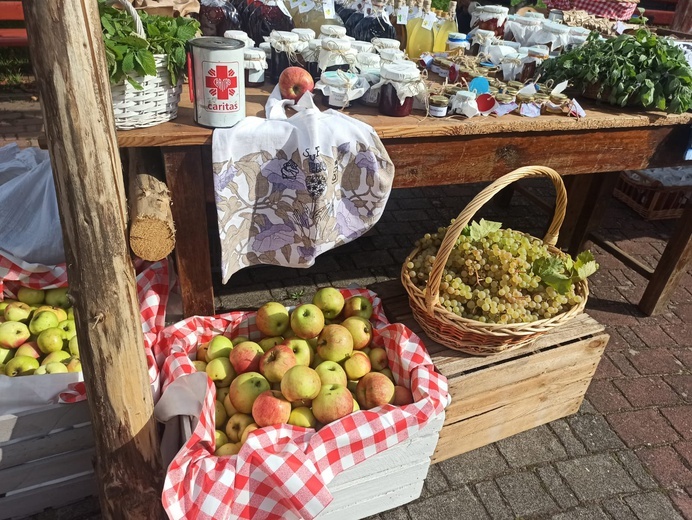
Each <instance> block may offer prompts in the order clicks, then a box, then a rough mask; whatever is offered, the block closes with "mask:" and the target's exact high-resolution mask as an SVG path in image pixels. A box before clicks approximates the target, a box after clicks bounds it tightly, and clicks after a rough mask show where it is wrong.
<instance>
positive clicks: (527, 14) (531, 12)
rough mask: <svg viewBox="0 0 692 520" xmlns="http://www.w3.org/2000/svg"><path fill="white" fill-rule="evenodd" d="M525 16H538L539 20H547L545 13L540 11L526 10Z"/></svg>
mask: <svg viewBox="0 0 692 520" xmlns="http://www.w3.org/2000/svg"><path fill="white" fill-rule="evenodd" d="M524 16H525V17H526V18H538V19H539V20H545V15H544V14H543V13H540V12H538V11H526V12H525V13H524Z"/></svg>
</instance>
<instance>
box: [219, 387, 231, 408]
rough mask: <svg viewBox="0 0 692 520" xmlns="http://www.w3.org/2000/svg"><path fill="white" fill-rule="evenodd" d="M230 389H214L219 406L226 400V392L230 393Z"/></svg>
mask: <svg viewBox="0 0 692 520" xmlns="http://www.w3.org/2000/svg"><path fill="white" fill-rule="evenodd" d="M230 390H231V387H230V386H223V387H219V388H217V389H216V400H217V401H219V402H220V403H221V404H223V400H224V399H225V398H226V396H227V395H228V392H230Z"/></svg>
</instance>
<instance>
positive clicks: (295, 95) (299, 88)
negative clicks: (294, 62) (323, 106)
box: [279, 67, 315, 101]
mask: <svg viewBox="0 0 692 520" xmlns="http://www.w3.org/2000/svg"><path fill="white" fill-rule="evenodd" d="M314 88H315V82H314V81H313V79H312V76H311V75H310V73H309V72H308V71H307V70H305V69H303V68H301V67H287V68H285V69H284V71H283V72H282V73H281V76H279V92H280V93H281V98H282V99H292V100H293V101H298V100H299V99H300V98H301V97H302V96H303V94H305V92H312V91H313V89H314Z"/></svg>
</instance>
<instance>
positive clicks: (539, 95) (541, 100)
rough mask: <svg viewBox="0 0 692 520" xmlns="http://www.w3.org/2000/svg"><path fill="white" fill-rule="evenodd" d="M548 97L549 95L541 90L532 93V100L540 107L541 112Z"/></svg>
mask: <svg viewBox="0 0 692 520" xmlns="http://www.w3.org/2000/svg"><path fill="white" fill-rule="evenodd" d="M549 99H550V96H549V95H548V94H545V93H543V92H536V93H535V94H534V95H533V102H534V103H536V104H537V105H538V106H539V107H541V112H543V111H544V107H545V104H546V103H547V102H548V100H549Z"/></svg>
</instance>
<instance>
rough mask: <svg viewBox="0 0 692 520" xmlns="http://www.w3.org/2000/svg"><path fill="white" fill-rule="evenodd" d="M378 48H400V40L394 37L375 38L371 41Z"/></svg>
mask: <svg viewBox="0 0 692 520" xmlns="http://www.w3.org/2000/svg"><path fill="white" fill-rule="evenodd" d="M371 43H372V44H373V45H374V46H375V48H376V49H378V50H379V49H399V47H400V43H399V40H395V39H394V38H373V39H372V42H371Z"/></svg>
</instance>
